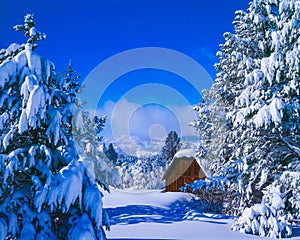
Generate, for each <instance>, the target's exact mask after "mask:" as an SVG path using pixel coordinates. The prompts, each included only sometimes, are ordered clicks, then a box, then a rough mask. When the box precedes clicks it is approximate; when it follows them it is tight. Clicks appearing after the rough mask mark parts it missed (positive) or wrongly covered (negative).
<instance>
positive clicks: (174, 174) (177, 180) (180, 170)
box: [166, 158, 205, 192]
mask: <svg viewBox="0 0 300 240" xmlns="http://www.w3.org/2000/svg"><path fill="white" fill-rule="evenodd" d="M199 172H200V174H201V175H202V174H203V175H202V176H199ZM201 177H202V179H203V178H205V175H204V173H203V171H202V170H201V168H200V166H199V164H198V163H197V162H196V160H195V159H193V158H186V159H180V160H179V161H176V163H175V164H174V166H173V169H172V171H171V174H170V175H169V176H167V178H166V191H172V192H178V191H179V188H180V187H182V186H184V181H186V183H191V182H193V181H195V180H198V179H200V178H201Z"/></svg>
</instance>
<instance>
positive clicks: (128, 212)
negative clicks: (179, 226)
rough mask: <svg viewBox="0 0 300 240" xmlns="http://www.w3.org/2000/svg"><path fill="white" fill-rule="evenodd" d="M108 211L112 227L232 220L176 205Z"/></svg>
mask: <svg viewBox="0 0 300 240" xmlns="http://www.w3.org/2000/svg"><path fill="white" fill-rule="evenodd" d="M106 211H107V213H108V215H109V218H110V224H111V225H118V224H122V225H123V224H124V225H127V224H137V223H142V222H146V223H149V222H155V223H165V224H171V223H174V222H180V221H185V220H188V221H202V222H209V223H213V224H226V222H222V221H220V220H222V219H228V218H231V217H228V216H225V215H220V214H215V215H214V214H211V215H205V214H202V213H199V212H196V211H195V210H192V209H190V208H188V207H186V206H182V205H181V204H174V205H173V206H172V207H169V208H162V207H154V206H148V205H128V206H122V207H116V208H107V209H106ZM214 220H215V221H214Z"/></svg>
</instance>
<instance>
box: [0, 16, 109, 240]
mask: <svg viewBox="0 0 300 240" xmlns="http://www.w3.org/2000/svg"><path fill="white" fill-rule="evenodd" d="M22 26H23V27H22ZM34 26H35V24H34V19H33V15H26V16H25V23H24V25H20V26H17V27H15V29H16V30H20V29H21V30H24V31H25V35H28V36H29V37H30V41H29V42H28V43H27V44H25V45H24V50H22V49H21V50H20V51H19V50H18V51H17V53H16V52H14V53H13V54H12V57H11V58H6V59H5V60H4V61H3V62H1V64H0V73H1V74H0V101H1V104H0V151H1V154H0V173H1V174H0V180H1V183H2V184H1V187H0V212H1V215H0V238H1V239H15V238H18V239H105V233H104V229H103V226H107V227H109V223H108V217H107V214H106V212H105V211H104V210H103V209H102V200H101V198H102V193H101V192H100V190H99V186H98V184H97V183H96V181H95V179H94V177H93V176H92V174H91V173H90V172H89V171H88V170H87V169H86V167H85V164H84V160H83V159H82V158H79V156H78V154H77V152H76V149H75V147H74V141H73V136H72V134H71V131H70V128H72V121H71V116H72V113H73V109H74V104H75V103H74V101H75V96H74V94H76V91H77V86H78V84H77V83H76V82H75V81H73V80H72V79H71V78H69V79H66V78H65V77H64V76H63V75H61V74H57V73H55V72H54V64H53V63H52V62H50V61H49V60H47V59H45V58H43V57H40V56H39V55H38V54H36V52H34V51H33V49H34V48H35V47H36V41H37V40H42V39H43V38H44V36H45V35H43V34H42V35H40V33H39V32H38V31H37V30H36V28H35V27H34Z"/></svg>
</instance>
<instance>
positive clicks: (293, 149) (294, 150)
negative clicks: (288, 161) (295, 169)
mask: <svg viewBox="0 0 300 240" xmlns="http://www.w3.org/2000/svg"><path fill="white" fill-rule="evenodd" d="M279 138H280V140H281V141H282V142H283V143H284V145H285V146H287V147H288V148H289V149H290V150H291V151H292V152H293V153H294V154H295V155H296V156H297V157H298V158H299V159H300V149H299V148H298V147H296V146H293V145H292V144H290V143H289V142H288V141H287V140H286V139H284V138H283V136H282V135H281V134H280V135H279Z"/></svg>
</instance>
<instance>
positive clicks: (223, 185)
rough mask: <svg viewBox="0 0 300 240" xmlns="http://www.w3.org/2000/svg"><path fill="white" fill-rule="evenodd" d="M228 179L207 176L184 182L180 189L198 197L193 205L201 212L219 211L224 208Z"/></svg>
mask: <svg viewBox="0 0 300 240" xmlns="http://www.w3.org/2000/svg"><path fill="white" fill-rule="evenodd" d="M228 186H229V181H228V179H227V178H225V177H209V178H206V179H204V180H197V181H195V182H193V183H190V184H186V185H185V186H184V187H182V188H181V190H183V191H185V192H192V193H194V194H196V195H197V197H198V199H197V202H196V203H194V205H197V208H198V209H199V210H200V211H203V212H213V213H219V212H221V211H222V210H223V209H224V201H225V200H226V198H227V193H228V191H227V190H228Z"/></svg>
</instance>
